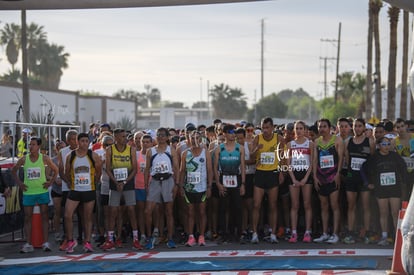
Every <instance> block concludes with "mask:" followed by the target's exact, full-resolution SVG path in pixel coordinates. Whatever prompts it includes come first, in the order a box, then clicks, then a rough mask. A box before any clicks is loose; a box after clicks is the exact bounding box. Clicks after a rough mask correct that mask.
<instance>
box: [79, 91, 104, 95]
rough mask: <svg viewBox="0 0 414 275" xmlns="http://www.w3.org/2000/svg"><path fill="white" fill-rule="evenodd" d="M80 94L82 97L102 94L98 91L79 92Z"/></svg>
mask: <svg viewBox="0 0 414 275" xmlns="http://www.w3.org/2000/svg"><path fill="white" fill-rule="evenodd" d="M78 92H79V94H80V95H83V96H100V95H101V93H100V92H97V91H89V90H79V91H78Z"/></svg>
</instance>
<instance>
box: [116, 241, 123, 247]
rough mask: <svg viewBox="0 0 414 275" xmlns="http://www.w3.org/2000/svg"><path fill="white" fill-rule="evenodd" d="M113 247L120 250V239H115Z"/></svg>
mask: <svg viewBox="0 0 414 275" xmlns="http://www.w3.org/2000/svg"><path fill="white" fill-rule="evenodd" d="M115 247H116V248H121V247H122V240H121V239H116V241H115Z"/></svg>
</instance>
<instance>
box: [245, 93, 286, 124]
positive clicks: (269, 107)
mask: <svg viewBox="0 0 414 275" xmlns="http://www.w3.org/2000/svg"><path fill="white" fill-rule="evenodd" d="M286 114H287V106H286V104H284V103H283V101H282V100H281V99H280V98H279V96H278V95H276V94H275V93H272V94H270V95H268V96H265V97H263V98H262V99H261V100H260V101H259V102H258V103H257V104H256V106H255V107H254V108H253V109H252V110H250V111H249V113H248V120H249V121H253V122H254V123H258V122H259V121H260V119H261V118H263V117H265V116H270V117H272V118H284V117H286Z"/></svg>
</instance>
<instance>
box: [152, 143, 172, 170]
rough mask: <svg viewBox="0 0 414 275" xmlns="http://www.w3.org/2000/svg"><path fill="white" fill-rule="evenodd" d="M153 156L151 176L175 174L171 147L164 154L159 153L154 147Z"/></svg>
mask: <svg viewBox="0 0 414 275" xmlns="http://www.w3.org/2000/svg"><path fill="white" fill-rule="evenodd" d="M151 156H152V157H151V159H152V161H151V172H150V174H151V176H154V175H155V174H173V169H172V159H171V147H170V146H167V148H166V149H165V151H164V152H162V153H158V152H157V148H155V147H152V148H151Z"/></svg>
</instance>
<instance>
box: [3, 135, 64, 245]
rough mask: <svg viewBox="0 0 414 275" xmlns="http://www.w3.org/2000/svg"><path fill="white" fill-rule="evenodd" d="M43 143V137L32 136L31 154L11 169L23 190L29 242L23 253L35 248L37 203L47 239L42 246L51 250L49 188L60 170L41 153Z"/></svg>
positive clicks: (25, 223) (25, 221)
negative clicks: (47, 174)
mask: <svg viewBox="0 0 414 275" xmlns="http://www.w3.org/2000/svg"><path fill="white" fill-rule="evenodd" d="M41 144H42V139H41V138H37V137H32V138H31V139H30V143H29V154H27V155H25V156H23V157H21V158H20V159H19V160H18V161H17V163H16V165H15V166H14V167H13V169H12V171H11V174H12V176H13V178H14V180H15V182H16V185H17V186H18V187H19V188H20V189H21V190H22V191H23V207H24V229H25V234H26V241H27V243H26V244H24V245H23V247H22V248H21V250H20V252H22V253H27V252H33V250H34V249H33V246H32V214H33V207H34V206H35V205H36V204H38V205H39V207H40V214H41V216H42V233H43V240H44V241H45V242H44V243H43V245H42V248H43V250H44V251H51V250H50V246H49V243H48V241H47V240H48V238H49V216H48V204H49V200H50V198H49V191H48V188H49V187H50V186H51V185H52V183H53V182H54V181H55V180H56V177H57V175H58V172H59V170H58V168H57V166H56V165H55V164H54V163H53V161H52V160H51V159H50V158H49V157H48V156H47V155H43V154H40V151H39V150H40V145H41ZM46 166H48V167H49V169H51V170H52V171H53V175H52V177H51V178H50V179H49V180H47V179H46V173H45V167H46ZM20 167H23V169H24V181H23V182H22V181H21V180H20V178H19V176H18V175H17V172H18V171H19V169H20Z"/></svg>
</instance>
